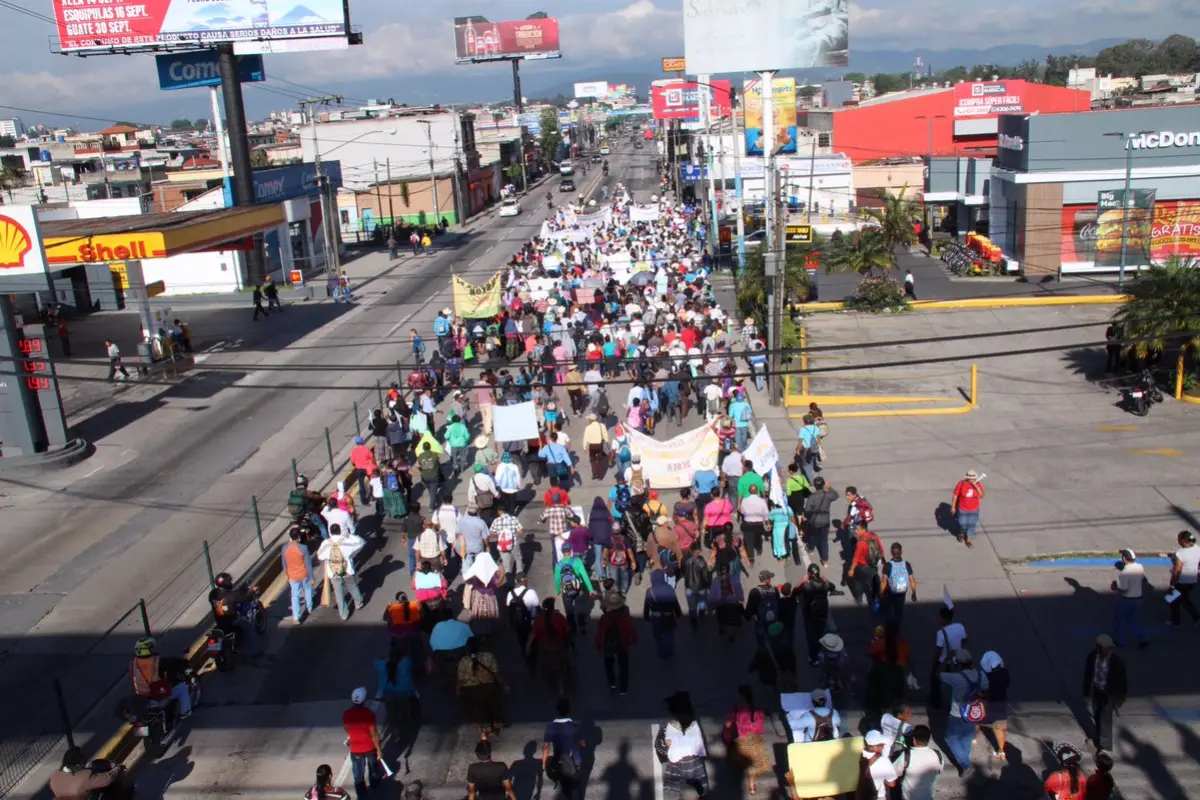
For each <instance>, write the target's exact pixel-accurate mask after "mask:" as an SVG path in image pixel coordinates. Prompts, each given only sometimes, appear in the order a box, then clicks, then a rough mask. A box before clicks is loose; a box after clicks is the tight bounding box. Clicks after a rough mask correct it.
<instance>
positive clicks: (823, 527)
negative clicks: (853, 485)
mask: <svg viewBox="0 0 1200 800" xmlns="http://www.w3.org/2000/svg"><path fill="white" fill-rule="evenodd" d="M837 496H838V495H837V492H836V491H834V490H833V489H831V488H829V487H828V486H826V485H825V479H824V478H821V477H818V478H816V479H815V480H814V481H813V493H812V494H810V495H809V496H808V497H807V498H805V500H804V514H803V522H804V536H805V545H806V546H807V547H808V549H809V551H810V552H813V551H815V552H816V554H817V558H819V559H820V560H821V568H822V569H829V525H830V509H832V508H833V503H834V501H835V500H837Z"/></svg>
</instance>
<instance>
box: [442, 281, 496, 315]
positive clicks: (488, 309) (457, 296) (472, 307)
mask: <svg viewBox="0 0 1200 800" xmlns="http://www.w3.org/2000/svg"><path fill="white" fill-rule="evenodd" d="M500 277H501V273H499V272H497V273H496V274H495V275H493V276H492V279H491V280H489V281H488V282H487V283H485V284H483V285H482V286H476V285H475V284H473V283H467V282H466V281H464V280H463V279H462V278H460V277H458V276H457V275H454V276H451V278H450V283H451V285H452V286H453V288H454V313H455V314H456V315H457V316H460V317H464V318H468V317H469V318H482V317H494V316H496V315H497V314H499V313H500V305H501V297H500Z"/></svg>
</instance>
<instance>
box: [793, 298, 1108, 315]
mask: <svg viewBox="0 0 1200 800" xmlns="http://www.w3.org/2000/svg"><path fill="white" fill-rule="evenodd" d="M1128 301H1129V295H1127V294H1077V295H1050V296H1046V297H1040V296H1039V297H971V298H966V299H963V300H914V301H912V302H911V303H910V304H909V305H910V306H911V307H912V310H913V311H923V310H927V309H934V310H936V309H951V308H1037V307H1039V306H1111V305H1121V304H1122V303H1126V302H1128ZM800 308H801V310H804V311H844V310H845V309H846V304H845V303H841V302H829V303H805V304H804V305H802V306H800Z"/></svg>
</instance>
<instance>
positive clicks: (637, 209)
mask: <svg viewBox="0 0 1200 800" xmlns="http://www.w3.org/2000/svg"><path fill="white" fill-rule="evenodd" d="M658 217H659V211H658V206H630V208H629V221H630V222H653V221H654V220H656V219H658Z"/></svg>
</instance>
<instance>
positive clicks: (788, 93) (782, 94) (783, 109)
mask: <svg viewBox="0 0 1200 800" xmlns="http://www.w3.org/2000/svg"><path fill="white" fill-rule="evenodd" d="M772 83H773V84H774V85H773V86H772V87H771V95H772V97H773V98H774V99H773V101H772V105H771V118H772V120H773V121H774V125H773V126H772V127H774V128H775V152H776V153H794V152H796V79H795V78H776V79H775V80H774V81H773V82H772ZM742 97H743V101H744V102H745V110H746V152H747V153H749V154H750V155H752V156H761V155H762V154H763V149H762V133H763V131H762V125H763V104H762V81H761V80H758V79H754V80H748V81H746V83H745V86H744V88H743V94H742Z"/></svg>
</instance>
